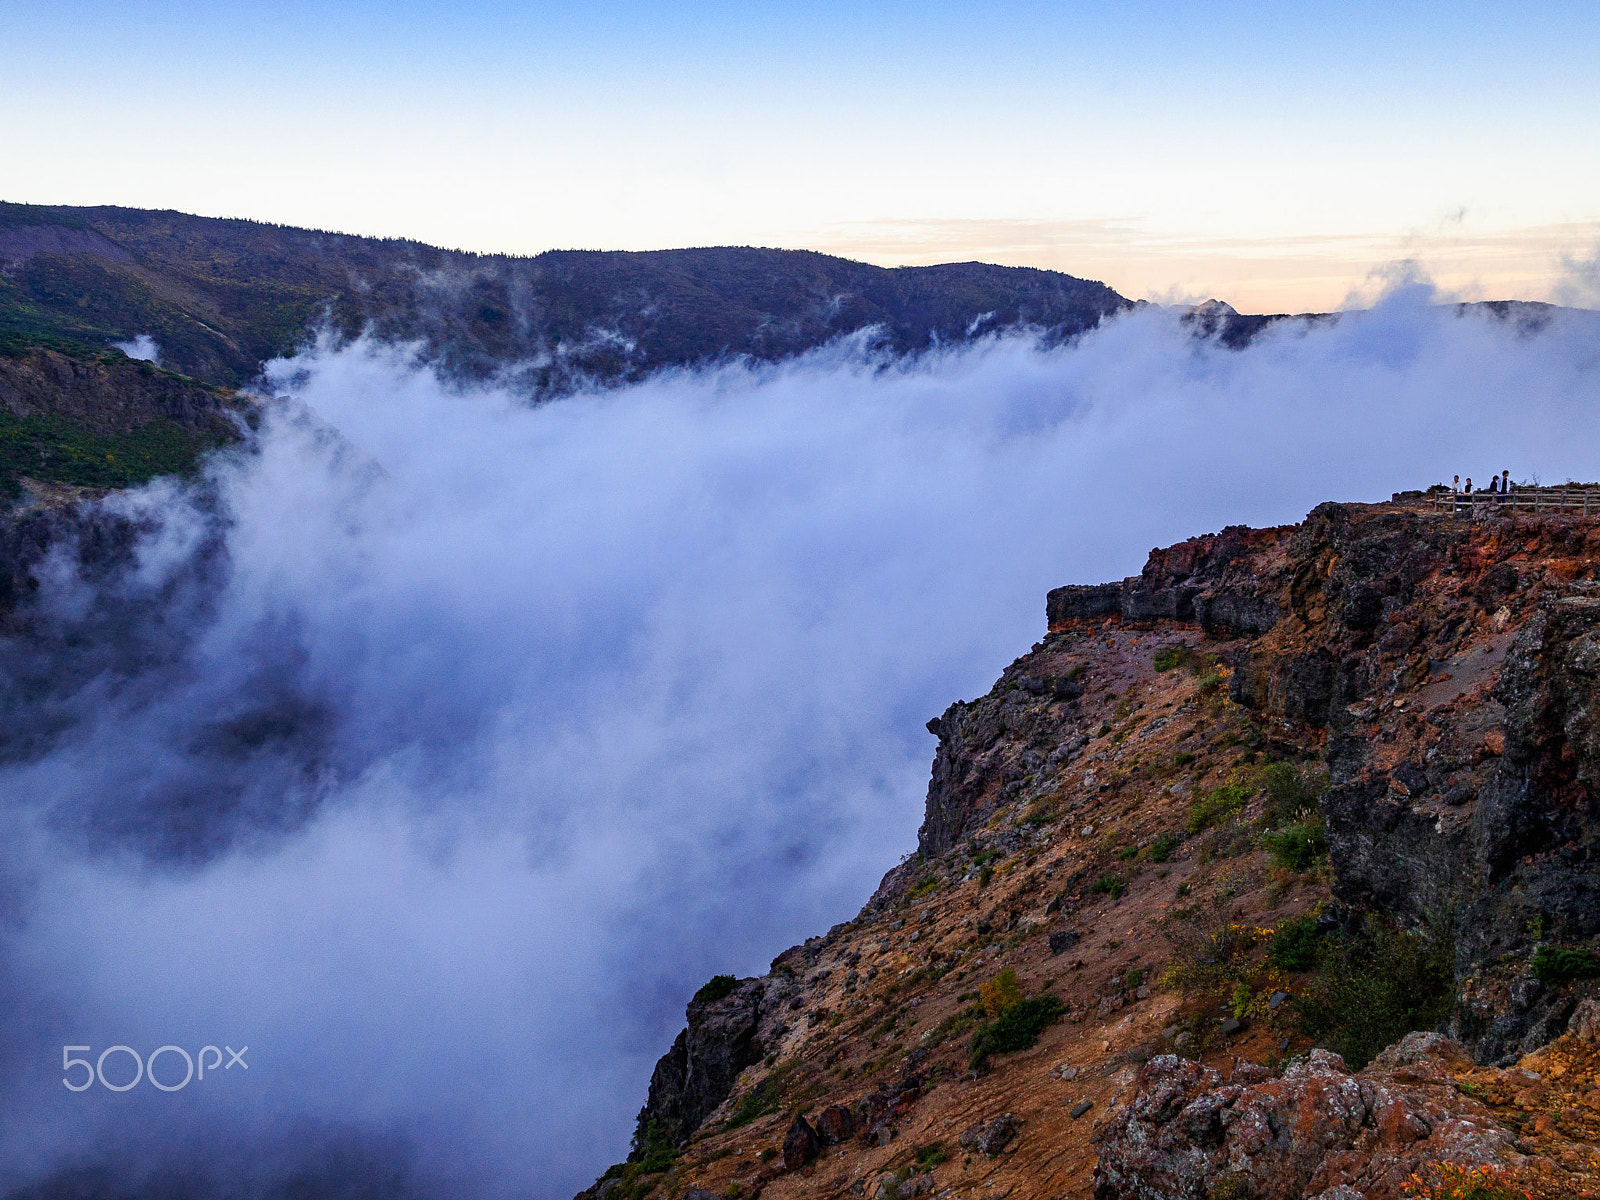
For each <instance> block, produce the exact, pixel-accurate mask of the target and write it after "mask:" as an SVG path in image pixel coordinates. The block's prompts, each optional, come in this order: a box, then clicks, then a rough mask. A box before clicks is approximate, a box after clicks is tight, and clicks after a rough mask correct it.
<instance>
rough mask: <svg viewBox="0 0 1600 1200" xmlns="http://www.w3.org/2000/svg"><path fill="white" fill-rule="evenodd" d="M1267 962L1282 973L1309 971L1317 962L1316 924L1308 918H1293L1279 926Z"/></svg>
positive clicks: (1268, 950)
mask: <svg viewBox="0 0 1600 1200" xmlns="http://www.w3.org/2000/svg"><path fill="white" fill-rule="evenodd" d="M1267 961H1268V962H1270V963H1271V964H1272V965H1273V966H1275V967H1277V968H1278V969H1279V970H1282V971H1296V972H1298V971H1309V970H1310V969H1311V968H1312V966H1313V965H1314V964H1315V963H1316V961H1317V923H1316V922H1315V921H1314V920H1312V919H1311V918H1310V917H1293V918H1291V919H1290V920H1287V921H1285V922H1284V923H1283V924H1282V925H1279V926H1278V928H1277V930H1276V931H1275V932H1274V933H1273V935H1272V944H1271V946H1270V947H1269V948H1268V949H1267Z"/></svg>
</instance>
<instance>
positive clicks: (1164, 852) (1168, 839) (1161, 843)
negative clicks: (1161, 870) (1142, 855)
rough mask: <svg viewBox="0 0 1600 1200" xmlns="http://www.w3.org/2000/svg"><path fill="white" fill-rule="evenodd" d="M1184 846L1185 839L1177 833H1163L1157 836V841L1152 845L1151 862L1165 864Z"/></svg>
mask: <svg viewBox="0 0 1600 1200" xmlns="http://www.w3.org/2000/svg"><path fill="white" fill-rule="evenodd" d="M1181 845H1183V839H1182V838H1181V837H1179V836H1178V835H1177V834H1175V833H1161V834H1157V835H1156V840H1155V841H1153V842H1151V843H1150V861H1151V862H1155V863H1164V862H1166V861H1167V860H1168V859H1169V858H1171V857H1172V852H1173V851H1174V850H1176V849H1177V848H1178V847H1179V846H1181Z"/></svg>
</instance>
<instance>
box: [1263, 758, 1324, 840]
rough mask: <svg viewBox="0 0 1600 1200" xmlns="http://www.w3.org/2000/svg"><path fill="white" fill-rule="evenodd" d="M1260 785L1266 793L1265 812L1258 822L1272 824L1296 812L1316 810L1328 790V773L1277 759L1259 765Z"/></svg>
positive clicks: (1273, 826) (1279, 822)
mask: <svg viewBox="0 0 1600 1200" xmlns="http://www.w3.org/2000/svg"><path fill="white" fill-rule="evenodd" d="M1260 781H1261V788H1262V790H1263V791H1265V792H1266V793H1267V807H1266V812H1265V813H1264V814H1263V816H1262V824H1264V825H1265V826H1266V827H1267V828H1268V829H1272V828H1276V827H1277V826H1278V825H1281V824H1283V823H1284V822H1285V821H1287V820H1289V819H1290V818H1291V817H1293V816H1294V815H1295V814H1297V813H1305V812H1307V810H1310V811H1313V812H1314V811H1316V810H1317V808H1318V806H1319V805H1320V804H1321V802H1322V797H1323V794H1324V793H1326V792H1327V790H1328V773H1327V772H1326V771H1314V770H1312V769H1311V768H1310V767H1299V766H1296V765H1295V764H1294V763H1287V762H1277V763H1271V764H1269V765H1267V766H1266V767H1263V768H1262V770H1261V775H1260Z"/></svg>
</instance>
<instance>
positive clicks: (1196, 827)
mask: <svg viewBox="0 0 1600 1200" xmlns="http://www.w3.org/2000/svg"><path fill="white" fill-rule="evenodd" d="M1249 800H1250V789H1249V788H1248V787H1246V786H1245V785H1244V784H1242V783H1230V784H1226V785H1224V786H1222V787H1216V788H1212V789H1211V790H1210V791H1208V792H1206V794H1205V795H1203V796H1201V797H1200V799H1198V800H1196V801H1195V802H1194V803H1193V804H1192V805H1190V806H1189V832H1190V833H1199V832H1200V831H1201V830H1202V829H1209V828H1210V827H1211V826H1213V825H1221V824H1223V823H1224V822H1226V821H1227V820H1228V819H1229V818H1231V817H1232V816H1233V815H1234V814H1235V813H1237V812H1238V811H1239V810H1240V809H1242V808H1243V807H1244V806H1245V805H1246V804H1247V803H1248V802H1249Z"/></svg>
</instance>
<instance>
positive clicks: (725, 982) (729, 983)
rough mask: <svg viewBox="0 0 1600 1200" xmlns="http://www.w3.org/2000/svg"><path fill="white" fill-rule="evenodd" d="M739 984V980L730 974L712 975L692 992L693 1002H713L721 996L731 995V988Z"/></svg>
mask: <svg viewBox="0 0 1600 1200" xmlns="http://www.w3.org/2000/svg"><path fill="white" fill-rule="evenodd" d="M738 986H739V981H738V979H737V978H735V977H734V976H732V975H713V976H712V977H711V978H710V980H709V981H708V982H707V983H706V984H705V985H704V986H703V987H701V989H700V990H699V991H698V992H696V993H695V994H694V1000H693V1003H695V1004H715V1003H716V1002H717V1001H718V1000H721V999H722V998H723V997H725V996H728V995H731V994H732V992H733V989H734V988H736V987H738Z"/></svg>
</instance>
